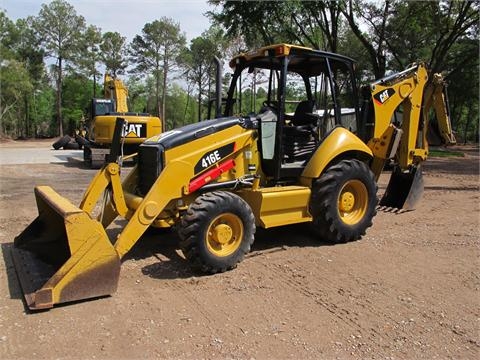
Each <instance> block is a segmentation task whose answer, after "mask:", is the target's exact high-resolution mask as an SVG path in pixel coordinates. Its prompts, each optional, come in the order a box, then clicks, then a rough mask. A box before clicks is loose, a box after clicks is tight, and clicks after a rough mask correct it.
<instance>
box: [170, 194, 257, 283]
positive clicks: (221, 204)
mask: <svg viewBox="0 0 480 360" xmlns="http://www.w3.org/2000/svg"><path fill="white" fill-rule="evenodd" d="M254 234H255V218H254V216H253V213H252V210H251V209H250V206H249V205H248V204H247V203H246V202H245V201H244V200H243V199H242V198H240V197H239V196H238V195H235V194H233V193H230V192H226V191H214V192H209V193H206V194H203V195H200V196H199V197H198V198H197V199H196V200H195V201H194V202H193V203H192V204H191V205H190V206H189V208H188V210H187V212H186V214H185V215H184V216H183V217H182V219H181V224H180V229H179V236H180V248H181V250H182V252H183V254H184V255H185V257H186V258H187V260H189V261H190V264H191V266H192V268H193V269H194V270H198V271H202V272H204V273H209V274H214V273H218V272H224V271H226V270H230V269H233V268H235V267H236V266H237V264H238V263H239V262H240V261H242V260H243V258H244V256H245V254H247V253H248V252H250V248H251V246H252V244H253V241H254Z"/></svg>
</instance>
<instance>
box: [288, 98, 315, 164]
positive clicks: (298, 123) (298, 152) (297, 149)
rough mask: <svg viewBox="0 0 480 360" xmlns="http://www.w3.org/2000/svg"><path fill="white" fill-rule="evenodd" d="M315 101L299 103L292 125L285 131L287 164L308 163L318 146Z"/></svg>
mask: <svg viewBox="0 0 480 360" xmlns="http://www.w3.org/2000/svg"><path fill="white" fill-rule="evenodd" d="M314 111H315V101H314V100H303V101H301V102H299V103H298V105H297V108H296V109H295V113H294V114H293V118H292V120H291V125H287V126H285V127H284V129H283V134H284V141H283V144H284V161H285V162H287V163H292V162H298V161H306V160H308V159H309V158H310V156H311V155H312V153H313V151H314V150H315V149H316V147H317V146H318V139H317V137H316V136H315V128H316V126H317V117H316V116H315V115H314V114H313V112H314Z"/></svg>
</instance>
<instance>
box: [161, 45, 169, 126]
mask: <svg viewBox="0 0 480 360" xmlns="http://www.w3.org/2000/svg"><path fill="white" fill-rule="evenodd" d="M163 56H164V58H163V89H162V121H163V123H164V124H165V125H166V124H167V121H166V120H165V102H166V99H167V75H168V59H167V47H166V46H165V51H164V55H163ZM165 130H166V128H164V131H165Z"/></svg>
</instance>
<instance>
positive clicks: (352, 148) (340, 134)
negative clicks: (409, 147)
mask: <svg viewBox="0 0 480 360" xmlns="http://www.w3.org/2000/svg"><path fill="white" fill-rule="evenodd" d="M347 152H357V153H362V154H364V155H366V156H367V157H369V158H373V154H372V151H371V150H370V148H369V147H368V146H367V145H366V144H365V143H364V142H363V141H362V140H360V139H359V138H358V137H357V136H356V135H354V134H353V133H352V132H350V131H348V130H347V129H345V128H342V127H337V128H335V129H333V130H332V132H331V133H330V135H328V136H327V137H326V138H325V139H324V140H323V141H322V143H321V144H320V146H319V147H318V149H317V150H316V151H315V153H314V154H313V156H312V157H311V159H310V160H309V161H308V164H307V166H305V169H304V170H303V173H302V176H301V182H302V184H307V183H308V184H310V183H311V179H315V178H318V177H319V176H320V174H321V173H322V172H323V171H324V170H325V168H326V167H327V166H328V164H330V162H331V161H332V160H333V159H335V158H336V157H337V156H339V155H341V154H344V153H347Z"/></svg>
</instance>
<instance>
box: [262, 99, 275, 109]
mask: <svg viewBox="0 0 480 360" xmlns="http://www.w3.org/2000/svg"><path fill="white" fill-rule="evenodd" d="M262 105H263V107H265V108H268V109H269V110H272V111H273V112H276V111H277V107H278V101H275V100H270V101H268V100H265V101H264V102H263V103H262Z"/></svg>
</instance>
